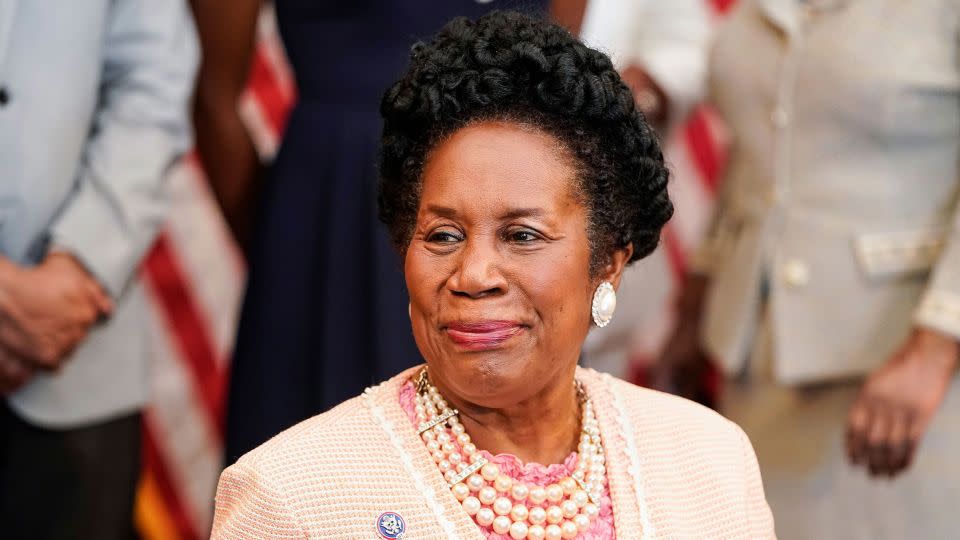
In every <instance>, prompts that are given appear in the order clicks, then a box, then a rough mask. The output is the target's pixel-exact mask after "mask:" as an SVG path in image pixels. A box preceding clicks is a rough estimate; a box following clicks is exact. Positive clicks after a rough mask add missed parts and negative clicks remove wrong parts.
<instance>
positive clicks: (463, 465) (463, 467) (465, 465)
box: [457, 463, 467, 473]
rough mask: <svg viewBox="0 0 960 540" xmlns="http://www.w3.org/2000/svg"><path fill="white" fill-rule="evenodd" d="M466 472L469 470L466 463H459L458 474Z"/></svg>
mask: <svg viewBox="0 0 960 540" xmlns="http://www.w3.org/2000/svg"><path fill="white" fill-rule="evenodd" d="M465 470H467V464H466V463H457V472H458V473H462V472H463V471H465Z"/></svg>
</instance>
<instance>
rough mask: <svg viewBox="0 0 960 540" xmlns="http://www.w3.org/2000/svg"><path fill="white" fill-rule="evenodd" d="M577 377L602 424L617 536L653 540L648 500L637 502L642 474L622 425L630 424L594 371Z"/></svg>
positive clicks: (584, 370) (581, 370)
mask: <svg viewBox="0 0 960 540" xmlns="http://www.w3.org/2000/svg"><path fill="white" fill-rule="evenodd" d="M577 378H578V379H579V380H580V382H581V383H583V386H584V389H585V390H586V392H587V397H588V398H589V399H590V401H591V402H592V403H593V409H594V412H595V413H596V415H597V422H599V423H600V438H601V440H602V441H603V448H604V452H605V453H606V458H607V483H608V484H609V488H610V500H611V501H612V503H613V521H614V526H615V527H616V530H617V536H619V537H624V536H627V535H629V537H630V538H643V539H645V540H650V539H652V538H654V536H655V531H653V530H652V527H650V526H648V527H646V528H645V527H644V521H645V520H644V519H643V516H642V513H643V510H642V509H643V508H644V507H645V505H646V501H641V500H638V497H637V494H638V493H640V492H641V491H642V490H639V489H637V486H636V485H635V481H637V482H640V481H642V477H641V475H642V472H641V471H640V470H639V467H635V466H634V465H633V464H632V461H633V458H632V457H631V455H630V449H631V448H633V444H632V442H633V441H630V444H628V441H627V439H626V437H627V435H626V434H625V433H624V430H623V428H622V424H623V423H624V422H629V421H630V420H629V419H628V418H621V413H622V411H621V410H619V409H618V407H617V404H616V403H615V396H614V395H613V393H612V392H611V391H610V388H609V387H608V385H607V384H606V383H605V382H604V381H603V376H602V375H600V374H598V373H597V372H596V371H593V370H591V369H582V368H577Z"/></svg>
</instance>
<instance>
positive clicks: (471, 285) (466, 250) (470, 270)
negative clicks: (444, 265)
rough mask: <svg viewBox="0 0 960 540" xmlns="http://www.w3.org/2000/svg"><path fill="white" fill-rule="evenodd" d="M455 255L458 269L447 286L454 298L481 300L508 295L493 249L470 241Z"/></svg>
mask: <svg viewBox="0 0 960 540" xmlns="http://www.w3.org/2000/svg"><path fill="white" fill-rule="evenodd" d="M458 255H459V256H458V261H457V268H456V269H455V271H454V273H453V275H452V276H450V279H449V281H448V283H447V285H448V288H449V289H450V291H451V292H453V294H455V295H458V296H466V297H469V298H483V297H487V296H495V295H499V294H503V293H505V292H506V291H507V281H506V279H505V278H504V276H503V273H502V272H501V271H500V266H501V261H500V256H499V253H498V252H497V249H496V246H493V245H490V244H489V243H488V242H483V241H481V240H480V239H473V240H469V241H467V242H466V245H465V246H464V247H463V249H462V250H461V252H460V253H459V254H458Z"/></svg>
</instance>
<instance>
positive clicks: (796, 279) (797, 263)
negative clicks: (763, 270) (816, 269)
mask: <svg viewBox="0 0 960 540" xmlns="http://www.w3.org/2000/svg"><path fill="white" fill-rule="evenodd" d="M783 281H784V283H786V284H787V285H789V286H791V287H803V286H804V285H806V284H807V283H809V282H810V268H809V267H808V266H807V264H806V263H804V262H803V261H801V260H798V259H791V260H789V261H787V262H786V263H785V264H784V265H783Z"/></svg>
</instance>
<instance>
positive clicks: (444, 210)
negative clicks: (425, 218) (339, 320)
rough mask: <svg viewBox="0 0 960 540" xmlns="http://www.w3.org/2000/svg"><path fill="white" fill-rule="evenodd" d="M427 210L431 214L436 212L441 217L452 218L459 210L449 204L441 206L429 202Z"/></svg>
mask: <svg viewBox="0 0 960 540" xmlns="http://www.w3.org/2000/svg"><path fill="white" fill-rule="evenodd" d="M426 210H427V212H428V213H430V214H435V215H437V216H439V217H443V218H448V219H452V218H455V217H457V211H456V210H455V209H453V208H450V207H449V206H439V205H436V204H428V205H427V206H426Z"/></svg>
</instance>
